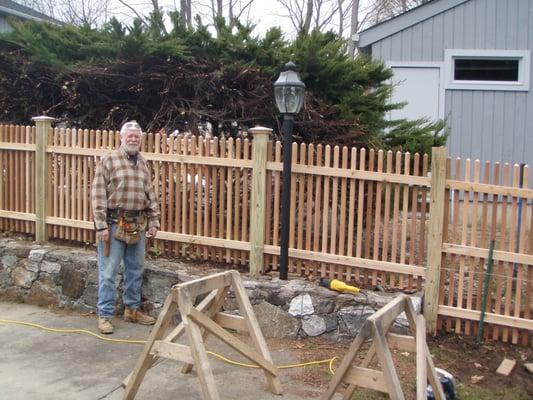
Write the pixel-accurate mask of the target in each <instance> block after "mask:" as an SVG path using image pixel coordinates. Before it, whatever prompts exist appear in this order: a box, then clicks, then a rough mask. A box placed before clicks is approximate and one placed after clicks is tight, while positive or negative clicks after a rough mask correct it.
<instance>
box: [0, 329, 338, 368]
mask: <svg viewBox="0 0 533 400" xmlns="http://www.w3.org/2000/svg"><path fill="white" fill-rule="evenodd" d="M0 324H15V325H22V326H29V327H32V328H37V329H42V330H43V331H46V332H53V333H83V334H86V335H90V336H93V337H95V338H97V339H100V340H103V341H105V342H110V343H128V344H145V343H146V340H138V339H112V338H108V337H105V336H102V335H98V334H97V333H94V332H91V331H88V330H86V329H56V328H48V327H46V326H43V325H39V324H34V323H32V322H23V321H15V320H11V319H0ZM207 354H209V355H211V356H214V357H216V358H218V359H220V360H222V361H224V362H226V363H228V364H231V365H236V366H239V367H244V368H259V366H257V365H254V364H244V363H240V362H237V361H233V360H230V359H229V358H226V357H224V356H222V355H220V354H217V353H215V352H213V351H207ZM336 359H337V357H332V358H328V359H327V360H319V361H309V362H306V363H300V364H289V365H279V366H278V368H279V369H288V368H299V367H306V366H309V365H319V364H326V363H327V364H328V367H329V372H330V374H331V375H335V371H333V362H334V361H335V360H336Z"/></svg>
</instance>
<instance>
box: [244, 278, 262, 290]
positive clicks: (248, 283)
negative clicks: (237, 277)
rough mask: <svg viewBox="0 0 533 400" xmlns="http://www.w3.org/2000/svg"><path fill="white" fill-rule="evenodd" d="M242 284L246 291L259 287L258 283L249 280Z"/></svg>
mask: <svg viewBox="0 0 533 400" xmlns="http://www.w3.org/2000/svg"><path fill="white" fill-rule="evenodd" d="M242 284H243V285H244V287H245V288H246V289H257V287H258V286H259V282H256V281H250V280H243V281H242Z"/></svg>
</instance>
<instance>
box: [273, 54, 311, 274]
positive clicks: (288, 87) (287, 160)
mask: <svg viewBox="0 0 533 400" xmlns="http://www.w3.org/2000/svg"><path fill="white" fill-rule="evenodd" d="M285 69H286V70H285V71H283V72H282V73H281V74H279V78H278V80H277V81H276V82H275V83H274V96H275V98H276V105H277V106H278V109H279V112H280V113H282V114H283V126H282V128H281V130H282V132H283V174H282V177H283V178H282V179H283V187H282V190H281V242H280V257H279V277H280V279H284V280H286V279H287V275H288V271H289V267H288V265H289V229H290V222H291V221H290V218H291V213H290V193H291V158H292V154H291V152H292V129H293V126H294V114H297V113H298V112H299V111H300V110H301V109H302V105H303V103H304V93H305V85H304V83H303V82H302V81H301V80H300V77H299V76H298V74H297V73H296V72H295V69H296V65H295V64H294V63H293V62H292V61H289V62H288V63H287V64H286V65H285Z"/></svg>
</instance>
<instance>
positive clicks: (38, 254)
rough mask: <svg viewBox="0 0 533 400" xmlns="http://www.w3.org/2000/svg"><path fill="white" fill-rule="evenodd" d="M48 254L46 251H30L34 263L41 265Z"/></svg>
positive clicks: (30, 257)
mask: <svg viewBox="0 0 533 400" xmlns="http://www.w3.org/2000/svg"><path fill="white" fill-rule="evenodd" d="M46 253H48V250H46V249H33V250H31V251H30V255H29V257H28V258H29V259H30V260H31V261H33V262H36V263H40V262H41V261H43V258H44V256H45V255H46Z"/></svg>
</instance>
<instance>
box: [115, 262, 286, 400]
mask: <svg viewBox="0 0 533 400" xmlns="http://www.w3.org/2000/svg"><path fill="white" fill-rule="evenodd" d="M230 288H231V289H233V291H234V293H235V297H236V299H237V302H238V304H239V311H240V316H236V315H230V314H225V313H222V312H220V310H221V307H222V304H223V303H224V299H225V297H226V295H227V293H228V291H229V289H230ZM206 293H208V295H207V296H206V297H205V298H204V299H203V300H202V301H201V302H200V303H199V304H198V305H197V306H196V307H195V306H194V303H195V300H196V298H197V296H199V295H202V294H206ZM178 308H179V312H180V314H181V318H182V322H181V323H180V324H179V325H178V326H177V327H176V328H175V329H174V330H172V331H171V332H170V333H169V334H168V335H167V336H166V337H165V338H164V336H165V333H166V332H167V329H168V328H169V326H170V324H171V323H172V320H173V317H174V314H175V313H176V310H177V309H178ZM224 328H230V329H235V330H239V331H245V332H248V333H249V335H250V337H251V339H252V343H253V346H249V345H247V344H246V343H244V342H243V341H241V340H240V339H238V338H237V337H235V336H234V335H232V334H231V333H229V332H228V331H226V330H225V329H224ZM184 332H185V333H186V334H187V339H188V344H189V345H188V346H185V345H182V344H178V343H175V340H177V339H178V338H179V337H180V336H181V335H182V334H183V333H184ZM208 334H211V335H214V336H216V337H217V338H219V339H220V340H222V341H223V342H224V343H226V344H228V345H229V346H230V347H232V348H233V349H235V350H236V351H238V352H239V353H240V354H242V355H243V356H245V357H246V358H247V359H249V360H250V361H252V362H253V363H255V364H257V365H258V366H259V367H260V368H261V369H263V372H264V374H265V377H266V380H267V384H268V388H269V390H270V391H271V392H272V393H274V394H281V392H282V390H281V383H280V381H279V378H278V368H277V367H276V366H275V365H274V364H273V363H272V358H271V357H270V352H269V351H268V348H267V345H266V342H265V339H264V338H263V334H262V333H261V329H260V328H259V324H258V323H257V319H256V318H255V314H254V312H253V309H252V305H251V304H250V300H249V299H248V296H247V295H246V290H245V288H244V285H243V284H242V280H241V277H240V275H239V273H238V272H237V271H227V272H222V273H218V274H214V275H211V276H207V277H205V278H200V279H196V280H193V281H190V282H186V283H180V284H178V285H175V286H173V287H172V288H171V290H170V294H169V295H168V296H167V299H166V301H165V304H164V306H163V309H162V310H161V313H160V314H159V318H158V319H157V322H156V324H155V325H154V328H153V329H152V332H151V333H150V337H149V338H148V341H147V342H146V345H145V346H144V350H143V351H142V353H141V355H140V356H139V359H138V360H137V364H136V365H135V368H134V370H133V372H132V373H131V374H130V375H129V376H128V377H127V378H126V379H125V380H124V386H125V391H124V399H127V400H130V399H133V398H134V397H135V395H136V393H137V390H138V389H139V386H140V384H141V383H142V380H143V378H144V375H145V374H146V372H147V371H148V369H150V368H151V367H152V366H153V364H154V362H155V361H156V360H157V359H158V358H170V359H173V360H178V361H181V362H184V363H185V365H184V367H183V369H182V372H183V373H188V372H190V371H191V370H192V368H193V366H194V367H196V372H197V374H198V379H199V380H200V388H201V390H202V395H203V398H204V400H218V399H219V395H218V392H217V388H216V385H215V380H214V377H213V373H212V371H211V367H210V366H209V360H208V358H207V352H206V349H205V344H204V343H205V339H206V337H207V336H208Z"/></svg>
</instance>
